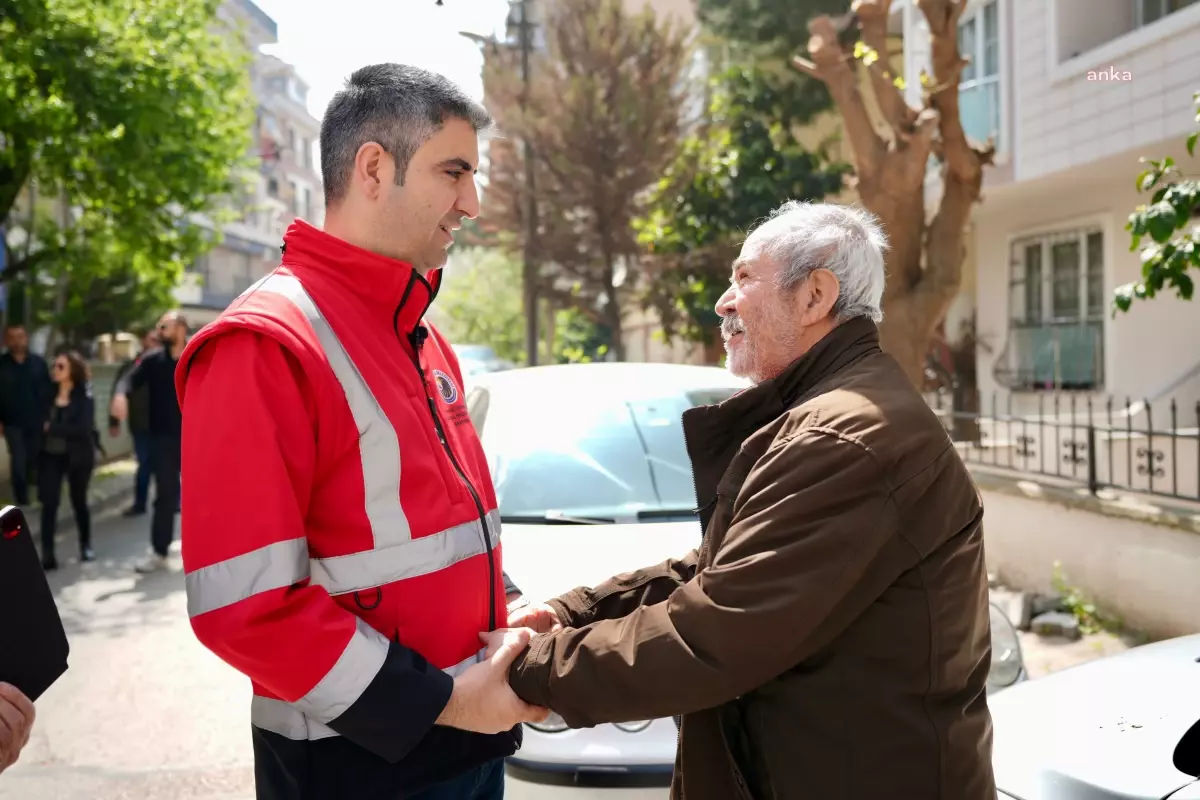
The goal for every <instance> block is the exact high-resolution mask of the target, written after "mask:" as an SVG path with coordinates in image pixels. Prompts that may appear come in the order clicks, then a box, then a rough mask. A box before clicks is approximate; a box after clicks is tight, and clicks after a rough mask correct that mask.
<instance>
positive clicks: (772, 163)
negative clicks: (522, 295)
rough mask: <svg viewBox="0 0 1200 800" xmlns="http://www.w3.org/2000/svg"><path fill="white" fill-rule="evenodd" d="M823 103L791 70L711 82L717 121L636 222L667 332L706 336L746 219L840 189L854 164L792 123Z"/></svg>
mask: <svg viewBox="0 0 1200 800" xmlns="http://www.w3.org/2000/svg"><path fill="white" fill-rule="evenodd" d="M816 109H817V107H816V106H814V104H813V103H812V102H811V98H810V97H809V96H808V95H807V94H806V92H805V90H804V88H803V87H802V86H799V85H798V84H797V83H796V81H795V80H794V79H793V78H791V77H784V76H780V75H777V74H775V73H773V72H772V71H770V70H769V69H764V68H761V67H758V66H739V67H734V68H731V69H729V70H728V71H727V72H725V73H724V74H723V75H721V76H720V77H719V78H718V79H717V80H716V81H715V82H714V93H713V99H712V102H711V107H710V113H711V119H712V124H711V125H710V126H708V127H706V128H705V129H703V130H701V131H699V132H698V133H696V134H694V135H692V136H690V137H688V139H687V140H686V141H685V142H684V145H683V149H682V151H681V153H680V155H679V157H678V158H677V159H676V160H675V162H674V163H673V164H672V166H671V167H670V169H669V170H668V171H667V172H666V174H665V175H664V176H663V177H662V179H661V180H660V181H659V183H658V185H657V186H656V187H655V190H654V193H653V195H652V197H651V200H650V206H649V207H650V210H649V212H648V213H647V214H646V216H644V217H643V218H641V219H639V220H637V221H636V222H635V223H634V227H635V230H636V231H637V233H638V241H639V243H640V244H641V246H642V247H643V248H644V250H645V252H646V253H647V254H648V255H649V256H650V260H651V262H652V268H651V270H650V272H649V281H648V286H647V291H646V296H645V302H646V303H647V305H649V306H652V307H654V308H655V309H657V311H658V313H659V315H660V316H661V317H662V320H663V326H664V330H665V331H666V332H667V335H674V334H675V333H678V334H680V335H683V336H684V337H686V338H689V339H693V340H697V341H704V340H705V338H706V337H705V330H706V329H707V330H711V329H712V328H713V326H715V325H716V324H717V322H718V320H717V316H716V314H715V313H714V312H713V305H714V304H715V303H716V301H717V299H718V298H719V297H720V295H721V293H722V292H723V291H724V290H725V288H726V287H727V286H728V283H729V265H730V262H731V260H732V257H733V254H734V253H735V252H736V249H737V247H738V246H739V245H740V242H741V240H742V238H743V237H744V236H745V232H746V227H747V226H748V225H750V224H751V223H753V222H754V221H755V220H758V219H761V218H763V217H765V216H767V215H768V214H769V213H770V212H771V211H772V210H773V209H774V208H776V207H778V206H779V204H780V203H781V202H782V201H783V200H785V199H788V198H791V199H798V200H818V199H821V198H823V197H825V196H826V195H828V194H832V193H836V192H838V191H839V190H840V189H841V187H842V184H843V180H844V176H845V175H846V174H847V173H848V172H849V171H850V167H849V165H847V164H843V163H830V162H829V160H828V158H827V156H826V154H825V153H824V152H812V151H810V150H808V149H807V148H805V147H804V146H803V145H802V144H801V143H800V142H799V141H798V140H797V139H796V136H795V133H794V131H795V130H796V129H797V128H798V127H799V126H801V125H803V124H804V123H805V122H807V121H809V119H811V117H812V115H813V113H814V112H815V110H816Z"/></svg>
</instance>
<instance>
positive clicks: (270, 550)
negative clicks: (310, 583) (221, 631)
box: [184, 537, 308, 617]
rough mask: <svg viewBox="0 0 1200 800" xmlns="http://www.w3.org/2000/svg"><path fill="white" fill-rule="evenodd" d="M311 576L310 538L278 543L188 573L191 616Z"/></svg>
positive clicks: (188, 598) (189, 612)
mask: <svg viewBox="0 0 1200 800" xmlns="http://www.w3.org/2000/svg"><path fill="white" fill-rule="evenodd" d="M307 577H308V540H307V539H305V538H304V537H300V538H298V539H289V540H287V541H286V542H275V543H274V544H269V545H267V546H266V547H260V548H258V549H257V550H251V551H250V552H249V553H244V554H242V555H240V556H235V557H233V558H229V559H226V560H224V561H220V562H217V563H216V564H211V565H209V566H207V567H203V568H201V569H198V570H195V571H194V572H189V573H188V574H187V577H186V578H185V579H184V583H185V585H186V587H187V603H188V616H189V617H197V616H199V615H201V614H205V613H208V612H209V611H215V610H217V609H218V608H225V607H226V606H231V605H233V604H234V603H237V602H240V601H242V600H245V599H246V598H247V597H253V596H254V595H256V594H260V593H261V592H269V591H271V590H272V589H282V588H284V587H287V586H291V585H292V584H294V583H297V582H299V581H302V580H304V579H305V578H307Z"/></svg>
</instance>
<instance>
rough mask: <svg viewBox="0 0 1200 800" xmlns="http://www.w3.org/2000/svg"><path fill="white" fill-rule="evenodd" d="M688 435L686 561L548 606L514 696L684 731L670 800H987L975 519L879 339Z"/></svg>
mask: <svg viewBox="0 0 1200 800" xmlns="http://www.w3.org/2000/svg"><path fill="white" fill-rule="evenodd" d="M683 424H684V432H685V434H686V436H687V440H688V451H689V454H690V455H691V458H692V464H693V469H694V471H695V478H696V492H697V497H698V499H699V503H700V515H701V522H702V524H703V528H704V537H703V540H702V544H701V546H700V548H699V552H692V553H690V554H688V555H687V556H685V557H684V558H682V559H681V560H678V561H668V562H666V563H664V564H661V565H659V566H657V567H653V568H650V569H644V570H640V571H638V572H632V573H628V574H625V575H619V576H617V577H615V578H613V579H611V580H609V581H607V582H605V583H604V584H602V585H600V586H598V587H596V588H594V589H589V588H580V589H576V590H574V591H572V592H570V593H568V594H566V595H564V596H562V597H560V598H557V599H556V600H554V601H551V605H553V606H554V607H555V609H556V610H557V611H558V613H559V615H560V617H561V618H562V620H563V623H564V625H566V626H568V627H567V629H565V630H563V631H561V632H559V633H557V634H554V635H547V636H539V637H536V638H535V639H534V640H533V641H532V642H531V643H530V647H529V649H528V650H527V651H526V652H525V653H524V654H523V655H522V656H520V657H518V659H517V661H516V662H514V664H513V667H512V669H511V672H510V682H511V683H512V686H513V688H514V689H515V691H516V692H517V694H518V695H519V696H520V697H522V698H524V699H525V700H527V701H528V702H531V703H536V704H538V705H541V706H548V707H550V708H552V709H553V710H555V711H556V712H558V713H559V714H560V715H561V716H562V717H563V719H564V720H565V721H566V722H567V724H569V725H571V726H572V727H576V728H578V727H587V726H592V725H597V724H600V723H604V722H619V721H629V720H637V719H649V718H660V717H667V716H673V715H680V714H682V715H683V725H682V730H681V735H680V747H679V754H678V756H677V759H676V765H675V778H674V785H673V788H672V793H671V796H672V797H673V798H676V799H677V800H678V799H679V798H685V799H686V800H750V799H751V798H753V800H994V798H995V796H996V791H995V788H994V783H993V778H992V767H991V752H992V725H991V717H990V714H989V712H988V707H987V699H986V693H985V687H986V681H987V674H988V669H989V666H990V660H991V659H990V656H991V645H990V633H989V615H988V589H987V577H986V572H985V568H984V559H983V530H982V527H981V522H982V517H983V507H982V505H981V501H980V498H979V494H978V492H977V491H976V489H975V486H974V484H973V482H972V480H971V477H970V475H969V474H968V472H967V470H966V468H965V467H964V465H963V463H962V461H961V460H960V458H959V456H958V453H957V451H956V450H955V449H954V447H953V446H952V445H951V443H950V440H949V437H948V436H947V435H946V432H945V430H944V429H943V428H942V426H941V424H940V423H939V421H938V420H937V418H936V417H935V416H934V415H933V413H932V412H931V411H930V410H929V408H928V406H927V405H926V404H925V403H924V401H923V400H922V399H921V397H920V395H919V394H917V392H916V391H915V390H914V389H913V387H912V385H911V383H910V382H909V381H908V379H907V378H906V377H905V375H904V374H903V372H902V371H901V370H900V367H899V365H898V364H897V363H896V362H895V361H894V360H893V359H892V358H891V357H890V356H888V355H886V354H884V353H883V352H882V351H881V350H880V348H879V337H878V331H877V329H876V326H875V324H874V323H872V322H870V321H869V320H867V319H865V318H863V319H857V320H853V321H851V322H848V323H846V324H844V325H842V326H840V327H839V328H837V329H836V330H835V331H834V332H833V333H832V334H830V335H829V336H827V337H826V338H825V339H824V340H822V341H821V342H819V343H818V344H817V345H816V347H814V348H813V349H812V350H811V351H810V352H809V353H807V354H806V355H805V356H804V357H803V358H801V359H799V360H797V361H796V362H795V363H794V364H792V365H791V366H790V367H789V368H788V369H787V370H786V371H785V372H784V373H783V374H782V375H780V376H779V377H778V378H776V379H774V380H772V381H767V382H764V383H761V384H758V385H757V386H755V387H753V388H751V389H748V390H746V391H744V392H742V393H740V394H738V395H736V396H735V397H733V398H731V399H729V400H727V401H726V402H724V403H722V404H720V405H717V406H705V407H701V408H695V409H691V410H690V411H688V412H687V413H686V414H685V415H684V418H683ZM647 535H652V534H650V533H647Z"/></svg>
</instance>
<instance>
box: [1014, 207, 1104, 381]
mask: <svg viewBox="0 0 1200 800" xmlns="http://www.w3.org/2000/svg"><path fill="white" fill-rule="evenodd" d="M1104 298H1105V292H1104V234H1103V232H1102V230H1101V229H1100V228H1099V227H1089V228H1080V229H1077V230H1071V231H1063V232H1058V233H1053V234H1047V235H1041V236H1035V237H1026V238H1022V239H1020V240H1017V241H1015V242H1013V249H1012V257H1011V271H1010V275H1009V331H1010V337H1011V341H1010V342H1009V347H1010V348H1011V350H1012V356H1013V357H1012V359H1011V361H1012V362H1013V363H1012V365H1011V366H1012V369H1011V372H1012V373H1013V374H1012V375H1011V376H1010V378H1011V383H1012V385H1013V386H1014V388H1025V389H1039V388H1046V389H1053V388H1060V389H1098V388H1100V387H1101V386H1102V385H1103V382H1104V311H1105V303H1104Z"/></svg>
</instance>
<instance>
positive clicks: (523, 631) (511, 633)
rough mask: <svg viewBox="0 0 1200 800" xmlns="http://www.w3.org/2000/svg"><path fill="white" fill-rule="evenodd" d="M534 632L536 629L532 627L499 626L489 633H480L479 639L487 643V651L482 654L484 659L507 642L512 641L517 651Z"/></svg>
mask: <svg viewBox="0 0 1200 800" xmlns="http://www.w3.org/2000/svg"><path fill="white" fill-rule="evenodd" d="M536 634H537V631H535V630H533V629H532V628H499V629H498V630H494V631H492V632H490V633H481V634H479V640H480V641H481V642H483V643H484V644H486V645H487V651H486V652H484V654H483V657H484V660H487V659H490V658H491V657H492V656H494V655H496V653H497V652H499V651H500V648H501V647H503V646H504V645H505V643H509V642H510V643H513V645H514V646H515V647H516V650H517V652H518V653H519V652H521V650H523V649H525V645H527V644H529V640H530V639H532V638H533V637H534V636H535V635H536Z"/></svg>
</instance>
